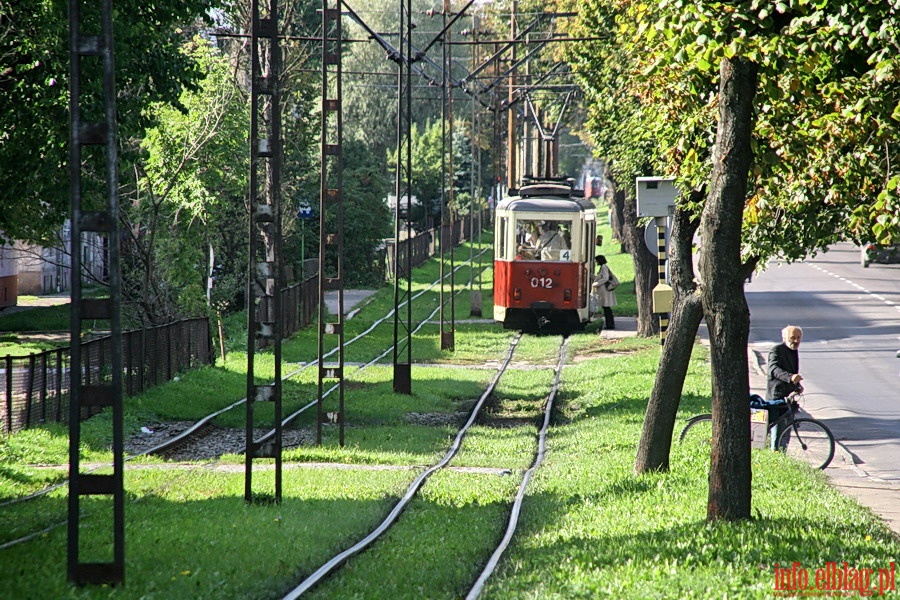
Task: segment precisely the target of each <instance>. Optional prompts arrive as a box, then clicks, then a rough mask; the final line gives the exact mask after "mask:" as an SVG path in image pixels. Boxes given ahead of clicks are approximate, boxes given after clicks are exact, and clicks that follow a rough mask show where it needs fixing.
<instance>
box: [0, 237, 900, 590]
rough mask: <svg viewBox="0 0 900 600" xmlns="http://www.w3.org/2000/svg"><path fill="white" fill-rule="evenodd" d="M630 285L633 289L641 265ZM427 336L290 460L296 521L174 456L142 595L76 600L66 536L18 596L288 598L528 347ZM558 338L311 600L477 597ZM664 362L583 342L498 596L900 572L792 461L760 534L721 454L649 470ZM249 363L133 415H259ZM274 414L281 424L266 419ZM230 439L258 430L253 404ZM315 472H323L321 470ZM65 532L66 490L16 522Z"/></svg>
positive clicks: (133, 517) (769, 583) (136, 494)
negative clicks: (403, 369) (407, 361)
mask: <svg viewBox="0 0 900 600" xmlns="http://www.w3.org/2000/svg"><path fill="white" fill-rule="evenodd" d="M607 254H608V255H610V254H611V253H609V252H607ZM615 258H618V257H615ZM614 265H615V263H614ZM428 268H431V269H433V268H434V266H433V265H430V266H429V267H428ZM614 269H615V270H616V273H617V275H618V276H619V277H620V279H622V280H623V282H625V281H628V279H629V274H630V273H629V272H628V271H626V270H625V269H624V267H623V268H622V269H619V268H616V266H614ZM432 275H433V274H432ZM417 276H418V274H417ZM423 280H427V277H423ZM417 285H419V284H417ZM624 285H626V284H625V283H623V286H624ZM620 289H621V288H620ZM385 293H388V291H385V290H382V291H381V292H379V295H378V297H376V298H375V299H374V300H373V301H372V302H371V303H370V304H369V305H367V306H366V307H365V308H364V309H363V310H362V311H361V312H360V314H359V315H358V316H357V317H355V318H354V319H352V320H351V321H349V322H348V323H347V326H348V329H350V328H354V330H355V331H362V330H364V329H365V328H367V327H368V325H370V324H371V323H372V322H374V320H375V319H376V318H377V316H379V313H378V311H379V310H382V311H384V312H386V310H385V306H387V305H389V304H390V302H388V303H387V304H385V302H386V301H385V299H384V297H383V296H382V294H385ZM620 298H621V296H620ZM456 308H457V311H458V312H457V316H458V317H459V318H465V317H460V315H461V314H464V313H465V312H466V311H467V308H468V307H467V305H466V303H465V302H459V303H458V304H457V307H456ZM620 308H621V305H620ZM485 309H486V311H485V314H486V315H490V312H489V306H488V305H486V306H485ZM417 311H418V309H417ZM384 312H382V313H380V314H382V315H383V314H384ZM416 314H417V315H419V314H421V313H419V312H416ZM420 318H423V317H420ZM357 319H358V321H357ZM427 327H428V328H430V329H427V331H428V333H425V331H426V330H425V329H423V332H422V333H421V334H417V338H416V341H415V342H414V344H416V345H415V346H414V348H415V356H416V357H417V360H422V361H424V362H427V363H428V364H415V365H413V393H412V395H403V394H395V393H394V392H393V390H392V377H393V373H392V369H391V367H390V365H389V362H390V357H388V359H387V361H388V364H384V365H379V366H375V367H370V368H368V369H366V370H364V371H356V370H354V367H352V366H349V365H348V367H347V373H346V374H347V385H346V386H345V388H346V390H345V392H346V398H345V402H346V408H347V422H346V431H345V433H346V441H347V444H346V445H345V446H344V447H340V446H339V445H338V443H337V436H336V430H335V428H334V427H333V426H326V427H324V428H323V429H324V438H323V444H322V445H321V446H312V447H299V448H291V449H287V450H286V451H285V453H284V459H285V470H284V497H283V502H282V503H281V504H280V505H273V504H268V505H250V506H248V505H246V504H245V503H244V502H243V486H244V475H243V472H242V468H241V467H240V465H241V463H242V460H243V459H242V457H238V456H228V457H223V459H222V460H221V461H220V462H219V463H218V464H215V465H213V464H197V465H194V466H192V467H190V468H186V467H171V466H167V465H166V464H165V461H162V460H160V459H155V458H144V459H141V460H137V461H130V462H129V463H128V464H127V468H126V494H127V500H126V506H127V508H126V520H127V531H126V538H127V566H126V577H127V583H126V585H125V586H124V587H115V588H105V587H94V586H87V587H84V588H75V587H70V586H69V585H68V584H67V583H66V581H65V562H66V533H65V527H60V528H56V529H53V530H51V531H50V532H48V533H46V534H44V535H42V536H41V537H39V538H38V539H35V540H33V541H31V542H27V543H24V544H19V545H16V546H14V547H11V548H9V549H6V550H3V551H2V553H3V556H2V560H0V580H2V581H3V586H4V587H3V592H2V594H5V595H7V596H8V597H10V598H62V597H65V598H151V599H152V598H167V599H168V598H217V599H219V598H273V597H280V595H281V594H284V593H285V592H286V591H288V590H289V589H290V588H291V587H293V586H295V585H297V584H298V583H299V582H300V581H301V580H302V579H303V578H304V577H306V576H308V575H309V574H310V573H311V572H312V571H313V570H315V569H316V568H318V567H319V566H320V565H321V564H322V563H323V562H324V561H325V560H326V559H328V558H330V557H331V556H332V555H334V554H335V553H337V552H338V551H340V550H342V549H345V548H347V547H349V546H350V545H352V544H354V543H355V542H357V541H359V540H360V539H361V538H362V537H364V536H365V535H366V534H368V533H369V532H370V531H371V530H372V529H373V528H374V527H375V526H377V524H378V523H380V522H381V521H382V520H383V518H384V517H385V516H386V514H387V513H388V512H389V511H390V509H391V507H392V506H393V504H394V503H395V502H396V500H397V498H398V497H399V496H400V495H401V494H402V493H403V492H404V491H405V489H406V487H407V486H408V484H409V483H410V482H411V481H412V480H413V479H414V478H415V477H416V476H417V475H418V474H419V473H420V472H421V469H422V467H423V466H424V465H427V464H432V463H434V462H435V461H436V460H437V459H438V458H439V457H440V456H443V455H444V453H445V452H446V450H447V448H448V446H449V444H450V442H451V440H452V438H453V436H454V435H455V432H456V425H455V424H452V422H451V421H453V419H458V418H459V416H460V415H465V414H466V413H467V411H468V410H469V409H470V408H471V406H472V404H473V403H474V402H475V400H476V399H477V398H478V397H479V396H480V393H481V391H482V390H483V387H484V385H485V384H486V382H487V381H488V379H489V378H490V377H491V376H492V375H493V372H492V371H491V370H488V369H482V368H475V365H482V364H484V362H485V361H486V360H493V361H499V360H500V359H502V358H503V353H504V351H505V348H506V345H507V344H508V342H509V340H510V338H511V336H512V333H511V332H507V331H503V330H502V329H500V328H499V326H497V325H484V324H465V325H458V326H457V328H456V336H455V338H456V346H457V349H456V351H455V352H448V351H441V350H440V348H439V344H438V343H437V342H436V341H435V336H436V333H437V327H436V326H434V325H429V326H427ZM304 336H306V337H304ZM391 337H392V333H391V331H390V328H386V331H382V330H381V329H378V330H376V331H375V332H373V333H371V334H369V335H368V336H367V337H366V338H365V340H364V344H365V345H367V346H366V347H367V348H368V349H369V351H372V350H373V349H376V348H377V349H380V348H383V347H384V344H386V342H387V341H389V340H390V339H391ZM310 340H315V336H314V335H312V336H311V335H310V333H309V332H303V333H301V334H300V335H298V336H297V339H296V340H292V341H291V342H289V343H286V344H285V346H286V347H287V346H290V352H292V353H293V356H294V360H296V361H300V360H310V357H314V356H315V345H314V344H313V346H312V349H310V348H309V347H308V345H309V343H310ZM558 342H559V338H558V337H554V336H540V337H536V336H526V337H525V338H523V340H522V341H521V342H520V344H519V348H518V349H517V351H516V354H515V357H514V366H515V369H516V370H515V373H514V377H513V378H511V379H504V380H502V381H501V382H500V385H499V386H498V388H497V390H496V393H495V394H494V395H493V396H492V397H491V399H490V401H489V403H488V407H487V408H488V417H487V418H485V419H484V420H482V421H480V422H479V423H478V424H476V426H474V427H473V428H472V430H471V432H470V434H469V435H468V436H467V438H466V439H465V441H464V443H463V445H462V448H461V449H460V452H459V454H458V455H457V456H456V457H455V458H454V459H453V461H452V463H451V469H448V470H445V471H441V472H439V473H437V474H435V475H434V476H433V477H432V478H431V479H429V480H428V481H427V482H426V483H425V485H424V486H423V487H422V489H421V492H420V495H419V496H418V497H417V498H416V500H415V501H414V502H413V503H412V504H411V505H410V506H409V507H408V508H407V509H406V511H404V513H403V515H402V516H401V518H400V521H399V522H398V524H397V525H396V526H395V527H394V528H393V529H391V530H390V531H389V532H388V533H387V534H386V535H385V536H384V537H383V538H382V539H380V540H379V541H377V542H376V543H375V544H373V545H372V546H371V547H370V548H369V549H367V550H366V551H365V552H363V553H362V554H360V555H358V556H356V557H354V558H353V559H351V560H350V561H349V562H348V564H347V565H346V566H345V567H344V568H343V569H341V571H340V572H339V573H337V574H336V575H334V576H332V577H329V578H328V579H327V580H326V581H325V582H324V583H323V584H322V585H321V586H319V587H317V588H316V589H315V590H313V593H312V594H310V597H315V598H384V597H390V598H398V599H402V598H416V599H418V598H436V599H440V598H448V599H450V598H458V597H460V596H462V595H464V594H465V593H466V591H467V589H468V586H469V585H470V584H471V582H472V581H473V580H474V579H475V578H476V577H477V576H478V574H479V573H480V570H481V568H482V566H483V564H484V562H485V560H486V559H487V557H488V556H489V555H490V552H491V551H492V549H493V546H494V544H495V543H496V542H497V541H498V540H499V538H500V537H501V536H502V535H503V531H504V530H505V527H506V518H507V515H508V511H509V502H510V501H511V499H512V498H513V496H514V495H515V493H516V486H517V484H518V482H519V481H520V479H521V477H522V474H523V472H524V470H525V469H527V468H528V466H529V465H530V464H531V462H532V460H533V452H534V441H535V438H536V431H537V425H536V421H537V419H538V417H539V415H540V414H541V406H542V403H543V400H544V398H545V396H546V393H547V391H548V389H549V385H550V382H551V367H552V365H554V364H555V363H556V348H557V347H558V346H557V345H558ZM355 352H357V351H355ZM420 352H421V356H422V357H423V358H421V359H419V356H420ZM363 354H364V352H363V351H362V350H360V351H358V356H359V357H362V356H363ZM354 356H357V354H354ZM658 360H659V346H658V341H657V340H656V339H649V340H641V339H637V338H627V339H607V338H602V337H600V336H597V335H591V334H581V335H574V336H572V337H571V338H570V343H569V361H568V365H569V366H567V367H566V369H565V372H564V374H563V379H562V386H561V388H560V390H559V393H558V396H557V400H556V402H557V408H556V411H555V413H554V414H555V424H554V427H553V429H552V430H551V432H550V435H549V438H548V451H547V456H546V458H545V462H544V465H543V466H542V467H541V469H540V470H538V471H537V472H536V475H535V478H534V479H533V480H532V484H531V486H530V488H529V490H528V494H527V498H526V503H525V506H524V509H523V512H522V515H521V523H520V529H519V531H518V533H517V534H516V537H515V538H514V540H513V544H512V546H511V547H510V548H509V550H508V551H507V553H506V554H505V556H504V557H503V559H502V560H501V562H500V565H499V568H498V571H497V572H496V573H495V575H494V576H493V577H492V578H491V579H490V580H489V581H488V585H487V588H486V590H485V594H484V595H483V596H482V597H485V598H502V599H507V598H529V599H531V598H541V599H543V598H641V599H643V598H679V599H680V598H711V597H717V598H768V597H771V596H772V591H773V587H774V566H775V564H776V563H779V564H781V565H789V564H791V563H792V562H794V561H799V562H800V563H801V564H802V565H803V566H804V567H807V568H810V569H813V570H814V569H816V568H819V567H823V566H824V565H825V564H826V563H827V562H834V561H837V562H839V563H840V562H844V561H846V562H847V563H848V564H849V565H851V566H855V567H868V568H884V567H888V566H889V563H890V561H891V560H895V558H896V556H897V555H898V553H900V552H898V551H900V543H898V541H897V538H896V537H895V536H894V535H893V534H891V533H890V532H889V531H888V530H887V529H886V528H885V526H884V525H883V524H882V523H881V522H880V521H879V520H877V519H876V518H874V517H873V515H872V514H871V513H870V512H869V511H868V510H866V509H863V508H861V507H860V506H859V505H858V504H857V503H856V502H855V501H852V500H850V499H848V498H846V497H844V496H843V495H841V494H840V493H838V492H837V491H835V490H834V489H832V488H831V487H829V486H828V484H827V481H826V479H825V478H824V476H823V475H822V473H819V472H813V471H810V470H808V469H807V468H805V467H803V466H802V465H799V464H796V463H792V462H791V461H790V460H789V459H788V458H787V457H785V456H784V455H781V454H778V453H773V452H769V451H766V450H758V451H754V452H753V454H752V462H753V511H754V518H753V519H752V520H749V521H746V522H741V523H712V524H710V523H707V522H706V520H705V515H706V498H707V492H708V490H707V473H708V468H709V466H708V451H706V452H704V450H702V449H701V448H698V447H696V446H692V445H689V444H688V445H678V444H676V445H675V447H674V448H673V453H672V460H671V471H670V472H668V473H654V474H648V475H641V476H638V475H635V474H634V472H633V462H634V457H635V452H636V444H637V441H638V438H639V435H640V429H641V424H642V420H643V415H644V410H645V407H646V402H647V397H648V395H649V393H650V389H651V387H652V384H653V377H654V373H655V370H656V366H657V364H658ZM257 362H258V366H259V367H260V369H259V371H260V373H261V374H263V373H265V372H266V370H267V369H268V370H269V371H271V368H272V366H271V359H270V358H266V357H265V356H264V355H260V357H259V360H258V361H257ZM244 368H245V356H244V355H243V354H242V353H241V352H240V351H234V352H232V353H231V354H230V355H229V359H228V361H227V362H225V363H220V364H217V365H216V366H215V367H208V368H204V369H200V370H197V371H192V372H190V373H184V374H182V375H181V376H180V377H179V379H178V381H173V382H170V383H168V384H166V385H164V386H161V387H159V388H156V389H154V390H151V391H149V392H147V393H145V394H143V395H142V396H139V397H137V398H131V399H129V400H128V403H127V407H128V410H127V417H126V430H127V431H135V430H136V429H137V428H139V427H140V425H141V424H143V423H146V422H149V421H150V420H152V419H176V418H178V419H181V418H192V417H199V416H201V415H202V414H205V413H206V412H209V410H210V409H211V408H219V407H222V406H224V405H225V404H227V403H229V402H233V401H234V400H237V399H238V398H240V397H242V396H243V395H244V394H245V389H246V375H245V373H244V371H243V369H244ZM314 377H315V373H314V371H313V370H312V369H306V370H304V371H301V372H300V373H298V374H297V375H295V376H294V377H293V378H292V379H291V380H290V381H288V382H286V383H285V386H284V390H285V404H286V405H290V406H296V405H299V404H301V403H303V402H306V401H308V400H309V399H310V398H311V395H313V394H314V390H313V387H314ZM709 382H710V373H709V366H708V360H707V356H706V354H705V350H704V349H703V348H702V347H701V346H699V345H698V346H697V347H696V348H695V351H694V358H693V360H692V362H691V365H690V370H689V373H688V377H687V380H686V382H685V387H684V393H683V396H682V404H681V408H680V419H679V425H678V427H679V428H680V426H681V424H682V423H683V422H684V420H685V419H686V418H687V417H688V416H690V415H692V414H695V413H698V412H705V411H707V410H708V406H709V404H708V403H709V400H708V398H709V393H710V392H709V387H710V383H709ZM327 402H329V403H332V402H336V400H335V399H334V398H329V399H328V400H327ZM328 410H331V409H328ZM413 413H416V414H419V415H423V414H424V415H445V416H447V418H448V419H449V421H446V422H443V423H439V424H435V425H425V424H422V423H420V422H416V421H414V420H410V418H409V417H410V416H411V415H412V414H413ZM258 415H259V417H260V419H261V420H262V419H263V418H269V417H270V413H269V414H267V413H265V412H264V410H263V407H260V411H259V413H258ZM311 419H312V415H307V416H305V417H303V418H302V419H301V422H300V423H298V425H297V426H300V427H311V426H312V424H313V423H312V420H311ZM220 425H223V426H234V427H238V426H243V409H239V410H238V411H236V414H234V415H229V416H226V417H223V419H222V420H221V421H220ZM109 429H110V423H109V418H108V416H107V415H101V416H99V417H95V418H93V419H91V420H90V421H88V422H87V423H85V424H84V427H83V438H82V442H83V445H82V458H83V460H85V461H88V462H102V461H104V460H109V452H108V443H109V440H108V435H107V432H108V431H109ZM67 446H68V444H67V432H66V429H65V428H64V427H61V426H47V427H43V428H38V429H34V430H29V431H26V432H21V433H18V434H16V435H13V436H9V437H7V438H2V439H0V501H2V500H5V499H9V498H14V497H20V496H23V495H25V494H27V493H28V492H29V491H33V490H35V489H38V488H40V487H41V486H44V485H46V484H47V483H50V482H55V481H59V480H60V479H61V478H62V476H63V475H64V473H65V469H46V468H39V467H38V465H40V464H64V463H65V462H66V461H67ZM304 462H305V463H309V464H308V465H307V466H300V463H304ZM266 463H267V461H257V463H255V464H257V465H258V467H259V469H260V470H259V471H257V472H255V473H254V489H255V490H258V491H260V492H261V493H264V492H265V491H266V490H270V489H272V486H273V483H272V472H271V471H270V470H266V468H265V467H266ZM312 463H318V464H316V465H313V464H312ZM329 463H341V465H332V464H329ZM82 508H83V516H82V521H81V528H80V530H81V535H82V550H83V555H82V560H104V559H108V557H107V556H106V553H108V551H109V540H110V539H111V537H110V532H109V525H108V523H109V519H110V514H111V513H110V507H109V505H108V504H107V502H106V501H105V500H101V499H89V500H87V501H85V502H84V503H83V504H82ZM65 516H66V495H65V488H62V489H60V490H57V491H55V492H53V493H51V494H49V495H48V496H46V497H44V498H43V499H41V500H39V501H34V502H25V503H19V504H15V505H9V506H4V507H0V543H3V542H5V541H8V540H11V539H14V538H16V537H18V536H20V535H24V534H26V533H29V532H32V531H36V530H38V529H41V528H43V527H48V526H50V525H53V524H54V523H58V522H60V521H61V520H64V519H65ZM5 597H6V596H5Z"/></svg>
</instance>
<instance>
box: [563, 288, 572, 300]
mask: <svg viewBox="0 0 900 600" xmlns="http://www.w3.org/2000/svg"><path fill="white" fill-rule="evenodd" d="M563 302H565V303H566V304H568V303H570V302H572V290H571V289H570V288H566V289H564V290H563Z"/></svg>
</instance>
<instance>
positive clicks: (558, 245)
mask: <svg viewBox="0 0 900 600" xmlns="http://www.w3.org/2000/svg"><path fill="white" fill-rule="evenodd" d="M569 229H570V227H569V223H563V222H559V221H547V220H520V221H518V222H517V223H516V242H517V249H518V251H517V253H516V258H519V259H524V260H560V259H561V256H562V251H565V250H568V249H569V248H570V247H571V233H570V231H569Z"/></svg>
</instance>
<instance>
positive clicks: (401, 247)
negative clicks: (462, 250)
mask: <svg viewBox="0 0 900 600" xmlns="http://www.w3.org/2000/svg"><path fill="white" fill-rule="evenodd" d="M489 219H490V211H488V210H484V211H481V212H480V213H478V214H474V215H473V214H468V215H465V216H463V217H461V218H459V219H457V220H456V221H454V223H453V228H452V230H451V227H450V225H444V226H442V227H441V228H434V229H429V230H428V231H424V232H422V233H420V234H418V235H416V236H415V237H412V238H408V239H405V240H401V241H400V243H398V244H395V243H394V240H390V241H388V243H387V247H386V248H385V250H386V255H385V262H386V264H387V268H386V276H387V278H388V279H391V278H392V277H393V274H394V260H395V256H396V259H397V260H399V261H400V264H401V265H405V264H406V260H407V258H406V255H407V253H411V254H412V256H410V257H409V261H410V265H411V266H412V267H418V266H419V265H421V264H422V263H424V262H425V261H426V260H428V259H429V258H431V257H432V256H434V254H435V252H436V247H435V240H436V238H437V234H438V232H439V231H440V233H441V239H443V240H444V241H445V242H447V243H448V244H449V245H450V246H451V247H455V246H457V245H459V244H461V243H462V242H465V241H468V239H469V237H474V238H477V237H478V236H479V235H480V234H481V230H482V229H484V225H485V223H488V222H489V221H488V220H489ZM470 232H471V234H472V235H471V236H470V235H469V234H470Z"/></svg>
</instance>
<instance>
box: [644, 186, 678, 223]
mask: <svg viewBox="0 0 900 600" xmlns="http://www.w3.org/2000/svg"><path fill="white" fill-rule="evenodd" d="M635 181H636V183H637V195H636V197H637V216H639V217H666V216H668V215H669V214H670V213H671V212H672V210H673V209H674V207H675V198H677V197H678V189H677V188H676V187H675V180H674V179H667V178H664V177H637V178H635Z"/></svg>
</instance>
